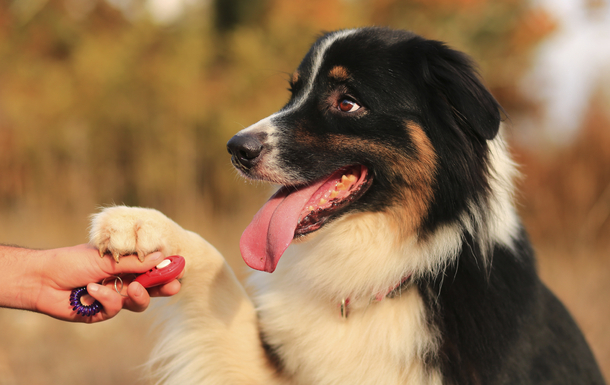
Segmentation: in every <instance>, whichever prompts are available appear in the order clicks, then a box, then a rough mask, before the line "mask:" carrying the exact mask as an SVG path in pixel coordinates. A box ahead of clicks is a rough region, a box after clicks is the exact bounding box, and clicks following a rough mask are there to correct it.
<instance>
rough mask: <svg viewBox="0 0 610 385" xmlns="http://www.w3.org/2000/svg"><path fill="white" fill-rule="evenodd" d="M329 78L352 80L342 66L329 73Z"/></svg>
mask: <svg viewBox="0 0 610 385" xmlns="http://www.w3.org/2000/svg"><path fill="white" fill-rule="evenodd" d="M328 76H330V77H331V78H333V79H335V80H339V81H345V80H347V79H349V78H350V76H349V72H347V69H345V67H342V66H334V67H333V68H332V69H331V70H330V72H329V73H328Z"/></svg>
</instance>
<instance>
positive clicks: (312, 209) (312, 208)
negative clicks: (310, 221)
mask: <svg viewBox="0 0 610 385" xmlns="http://www.w3.org/2000/svg"><path fill="white" fill-rule="evenodd" d="M307 209H308V210H309V211H314V210H315V209H314V207H313V206H309V207H308V208H307Z"/></svg>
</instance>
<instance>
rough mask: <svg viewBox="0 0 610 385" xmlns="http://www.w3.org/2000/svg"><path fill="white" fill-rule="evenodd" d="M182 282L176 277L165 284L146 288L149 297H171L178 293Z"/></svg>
mask: <svg viewBox="0 0 610 385" xmlns="http://www.w3.org/2000/svg"><path fill="white" fill-rule="evenodd" d="M181 287H182V284H181V283H180V281H178V280H177V279H174V280H173V281H171V282H169V283H166V284H165V285H160V286H155V287H151V288H150V289H148V293H149V294H150V296H151V297H171V296H172V295H176V294H178V292H179V291H180V288H181Z"/></svg>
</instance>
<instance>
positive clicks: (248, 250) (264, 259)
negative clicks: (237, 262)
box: [239, 180, 325, 273]
mask: <svg viewBox="0 0 610 385" xmlns="http://www.w3.org/2000/svg"><path fill="white" fill-rule="evenodd" d="M324 182H325V181H324V180H321V181H319V182H316V183H314V184H311V185H309V186H307V187H304V188H301V189H299V190H296V191H294V192H292V193H290V192H289V191H288V190H287V189H285V188H282V189H280V190H279V191H278V192H277V193H275V194H274V195H273V196H272V197H271V198H270V199H269V200H268V201H267V203H265V205H264V206H263V207H262V208H261V209H260V210H259V211H258V213H256V215H255V216H254V219H253V220H252V222H250V224H249V225H248V227H246V230H244V233H243V234H242V236H241V240H240V242H239V248H240V251H241V255H242V257H243V259H244V261H245V262H246V264H247V265H248V266H250V267H251V268H253V269H256V270H264V271H266V272H268V273H272V272H273V271H274V270H275V267H276V266H277V263H278V261H279V260H280V257H281V256H282V254H283V253H284V251H285V250H286V249H287V248H288V246H289V245H290V242H292V238H294V231H295V229H296V228H297V224H298V221H299V215H300V214H301V211H302V209H303V207H304V206H305V204H306V203H307V202H308V201H309V199H310V198H311V196H312V195H313V194H314V193H315V192H316V191H317V190H318V189H319V188H320V187H321V186H322V185H323V184H324Z"/></svg>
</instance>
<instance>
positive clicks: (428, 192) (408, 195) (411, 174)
mask: <svg viewBox="0 0 610 385" xmlns="http://www.w3.org/2000/svg"><path fill="white" fill-rule="evenodd" d="M406 128H407V130H408V131H409V133H410V136H411V139H412V140H413V144H414V146H415V150H416V158H415V159H409V160H408V161H407V162H405V163H403V164H401V165H397V166H398V167H400V168H402V170H403V171H404V172H405V176H406V179H407V181H408V182H409V184H408V187H407V188H405V189H404V190H403V191H402V192H401V193H402V195H403V198H404V201H403V202H401V204H398V205H396V206H394V208H393V210H392V213H393V214H394V221H395V223H396V226H397V227H398V229H399V231H400V232H401V233H402V234H403V235H404V236H407V235H413V233H414V232H415V231H417V229H418V227H419V226H420V225H421V223H422V220H423V218H424V216H425V215H426V213H427V212H428V207H429V206H430V202H431V200H432V194H433V191H432V183H433V182H434V173H435V171H436V153H435V152H434V147H433V146H432V143H431V142H430V139H429V138H428V136H427V135H426V133H425V132H424V131H423V129H422V128H421V127H420V126H419V125H418V124H416V123H413V122H407V123H406Z"/></svg>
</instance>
